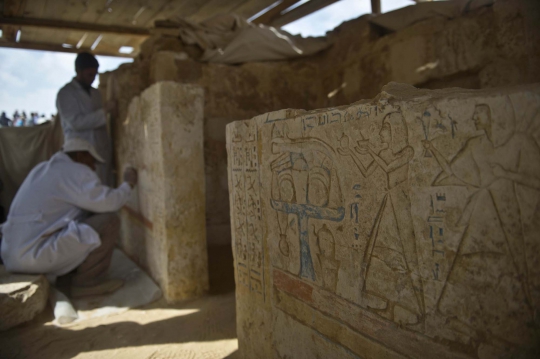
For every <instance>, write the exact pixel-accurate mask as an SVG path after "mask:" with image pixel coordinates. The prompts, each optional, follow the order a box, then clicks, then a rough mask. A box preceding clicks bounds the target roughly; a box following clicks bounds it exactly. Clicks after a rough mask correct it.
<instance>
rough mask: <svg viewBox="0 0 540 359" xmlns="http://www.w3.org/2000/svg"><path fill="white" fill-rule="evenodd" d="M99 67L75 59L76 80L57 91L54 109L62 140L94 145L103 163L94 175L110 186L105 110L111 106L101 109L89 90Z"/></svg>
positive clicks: (86, 56)
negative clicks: (79, 139)
mask: <svg viewBox="0 0 540 359" xmlns="http://www.w3.org/2000/svg"><path fill="white" fill-rule="evenodd" d="M98 67H99V63H98V61H97V59H96V58H95V57H94V55H92V54H90V53H88V52H82V53H80V54H78V55H77V58H76V59H75V71H76V73H77V76H75V77H74V78H73V80H71V82H69V83H67V84H66V85H65V86H64V87H62V88H61V89H60V91H59V92H58V95H57V97H56V108H57V109H58V114H59V116H60V121H61V123H62V129H63V131H64V138H65V139H66V140H68V139H70V138H82V139H85V140H87V141H88V142H90V143H91V144H92V145H94V148H95V149H96V150H97V152H98V154H99V155H100V156H101V158H103V159H104V160H105V163H103V164H98V165H97V168H96V172H97V174H98V177H99V178H101V181H102V183H103V184H106V185H112V184H113V177H112V176H113V175H112V169H111V166H112V145H111V140H110V138H109V135H108V133H107V125H106V124H107V115H106V110H107V111H109V112H111V111H114V109H115V104H114V103H113V102H111V103H107V104H106V107H107V108H106V109H105V108H104V107H103V103H102V99H101V93H100V92H99V90H97V89H95V88H93V87H92V83H93V82H94V80H95V79H96V75H97V73H98Z"/></svg>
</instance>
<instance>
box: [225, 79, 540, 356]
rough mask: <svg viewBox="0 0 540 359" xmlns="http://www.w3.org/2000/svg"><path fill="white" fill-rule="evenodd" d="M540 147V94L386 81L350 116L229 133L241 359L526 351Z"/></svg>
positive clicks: (299, 114) (535, 296)
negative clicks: (419, 86)
mask: <svg viewBox="0 0 540 359" xmlns="http://www.w3.org/2000/svg"><path fill="white" fill-rule="evenodd" d="M539 143H540V85H530V86H527V87H515V88H504V89H492V90H478V91H474V90H462V89H457V88H454V89H446V90H436V91H430V90H417V89H415V88H414V87H412V86H409V85H404V84H397V83H390V84H389V85H387V86H385V87H384V88H383V90H382V92H381V93H380V94H379V95H378V96H377V97H376V98H374V99H373V100H364V101H360V102H357V103H355V104H352V105H350V106H343V107H339V108H329V109H324V110H316V111H310V112H305V111H302V110H282V111H277V112H271V113H268V114H264V115H260V116H257V117H255V118H253V119H251V120H247V121H238V122H234V123H232V124H229V125H228V126H227V150H228V172H229V190H230V206H231V227H232V238H233V249H234V259H235V274H236V283H237V289H236V291H237V328H238V339H239V348H240V349H239V350H240V354H241V355H242V357H244V358H314V357H324V358H338V357H339V358H341V357H347V358H348V357H351V358H358V357H362V358H476V357H491V358H497V357H508V355H509V354H511V353H513V352H516V351H518V352H519V351H524V350H529V348H530V346H531V345H533V344H534V343H538V339H539V338H538V334H537V333H538V329H539V326H540V323H538V317H536V318H535V312H536V311H537V310H538V309H539V308H540V289H539V288H540V265H539V264H540V237H539V236H538V233H540V146H539ZM535 320H536V322H535Z"/></svg>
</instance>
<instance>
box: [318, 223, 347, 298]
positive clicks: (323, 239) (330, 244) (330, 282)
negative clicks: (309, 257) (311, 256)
mask: <svg viewBox="0 0 540 359" xmlns="http://www.w3.org/2000/svg"><path fill="white" fill-rule="evenodd" d="M313 234H314V235H315V237H316V238H317V246H318V247H319V253H318V254H317V258H318V260H319V263H320V267H321V271H322V280H323V286H324V287H325V288H326V289H329V290H331V291H333V292H335V291H336V287H337V282H338V271H339V265H340V261H338V260H337V259H336V243H335V241H334V235H333V234H332V232H331V231H330V230H329V229H328V227H327V226H326V224H323V226H322V227H321V228H320V229H319V231H318V232H315V228H314V229H313Z"/></svg>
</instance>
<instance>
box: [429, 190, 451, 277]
mask: <svg viewBox="0 0 540 359" xmlns="http://www.w3.org/2000/svg"><path fill="white" fill-rule="evenodd" d="M445 202H446V195H445V194H444V193H436V194H435V195H431V199H430V216H429V217H428V218H427V223H428V226H429V239H430V241H431V255H432V256H433V259H434V261H433V262H434V264H433V269H432V273H433V279H434V280H437V281H440V280H442V278H440V273H441V271H442V270H443V268H441V267H442V266H443V265H444V259H445V243H444V231H445V210H444V203H445Z"/></svg>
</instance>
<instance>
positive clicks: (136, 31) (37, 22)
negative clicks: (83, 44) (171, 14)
mask: <svg viewBox="0 0 540 359" xmlns="http://www.w3.org/2000/svg"><path fill="white" fill-rule="evenodd" d="M0 25H13V26H30V27H45V28H51V29H66V30H77V31H87V32H99V33H101V34H117V35H130V36H149V35H150V31H149V30H148V29H146V28H142V27H129V26H116V25H97V24H88V23H81V22H71V21H59V20H48V19H29V18H20V17H2V18H0Z"/></svg>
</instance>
